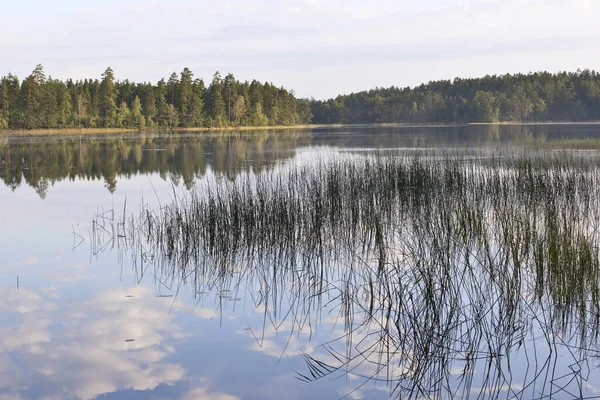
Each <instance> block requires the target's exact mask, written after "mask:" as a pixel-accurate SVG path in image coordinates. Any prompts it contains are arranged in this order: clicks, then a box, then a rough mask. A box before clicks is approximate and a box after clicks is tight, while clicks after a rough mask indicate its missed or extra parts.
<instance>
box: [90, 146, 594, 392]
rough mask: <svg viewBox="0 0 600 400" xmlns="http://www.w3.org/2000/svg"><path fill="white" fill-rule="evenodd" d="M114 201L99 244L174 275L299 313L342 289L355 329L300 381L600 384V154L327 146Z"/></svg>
mask: <svg viewBox="0 0 600 400" xmlns="http://www.w3.org/2000/svg"><path fill="white" fill-rule="evenodd" d="M103 215H104V213H103V214H99V216H98V217H97V218H96V219H95V222H94V224H95V225H94V226H95V232H96V233H94V235H95V236H94V238H93V240H92V242H93V243H95V246H96V247H95V250H94V251H97V250H99V249H100V245H101V244H102V245H103V246H106V244H105V243H106V240H105V238H104V239H102V240H100V239H98V238H99V237H101V236H102V235H103V234H107V233H109V236H110V238H112V240H113V241H115V242H117V244H118V245H119V247H121V248H126V249H130V250H131V249H135V250H134V251H132V254H133V255H134V256H135V259H136V260H137V261H135V265H136V268H138V267H140V268H141V270H142V271H143V270H144V268H148V267H149V266H152V267H153V268H154V272H153V275H154V276H155V277H159V276H160V282H161V283H162V284H164V282H166V281H169V280H171V281H177V282H180V283H181V282H183V283H187V284H190V285H194V287H195V290H196V291H197V292H200V293H202V292H204V291H207V290H214V289H215V288H219V287H223V286H224V284H225V285H226V286H228V287H234V288H237V289H239V288H243V287H246V288H252V289H251V290H252V291H253V293H254V294H253V299H254V300H255V301H256V304H257V305H258V304H260V305H262V306H263V307H264V309H265V310H269V312H272V313H273V314H274V315H275V317H274V319H287V320H289V321H291V322H292V325H293V326H294V329H297V330H302V329H314V328H312V327H316V326H317V325H318V320H319V318H320V317H319V316H320V315H321V314H320V313H321V312H322V310H323V305H324V304H327V305H329V306H330V307H329V308H328V309H329V310H331V306H333V309H334V310H336V313H337V316H338V321H339V326H340V327H341V329H342V330H343V335H341V336H338V337H335V338H332V339H331V341H330V342H327V343H324V344H322V346H321V347H320V350H321V352H320V353H318V354H317V353H315V354H305V355H304V358H305V360H306V365H307V368H306V370H303V371H298V378H299V379H301V380H306V381H312V380H316V379H320V378H322V377H325V376H335V375H339V374H344V373H348V374H353V375H355V376H358V377H360V378H361V379H362V383H360V386H362V385H366V384H371V383H374V382H385V384H386V385H388V387H389V393H390V396H395V397H401V398H448V397H460V398H463V397H469V396H472V397H476V398H498V397H509V398H513V397H517V398H527V399H529V398H542V397H548V396H549V397H553V396H557V395H560V396H567V397H568V396H571V395H572V396H575V397H584V396H585V394H586V393H587V392H586V390H587V388H588V387H587V386H586V385H587V383H586V382H587V381H586V379H588V377H589V376H588V375H586V373H585V371H586V368H588V369H590V368H592V366H593V365H595V363H596V361H595V360H597V357H598V356H599V355H600V348H599V347H598V343H599V342H598V334H599V331H600V330H599V326H600V290H599V283H600V280H599V279H600V277H599V271H600V268H599V267H600V263H599V253H598V250H599V246H600V241H599V238H598V227H599V226H600V158H599V157H598V155H595V153H576V152H550V151H547V152H526V151H517V152H513V153H510V154H500V153H491V152H489V151H481V150H471V151H468V152H467V151H461V152H452V153H450V152H440V151H433V150H427V151H410V152H397V153H393V154H391V153H389V152H386V153H382V154H373V153H369V154H358V153H335V154H328V153H322V156H321V157H320V158H319V159H317V160H311V161H310V162H297V163H286V164H283V163H282V164H280V165H278V166H277V167H276V168H274V169H272V170H269V171H263V172H261V173H259V174H254V173H252V172H244V173H241V174H239V175H237V176H236V177H235V179H232V180H229V179H226V178H223V177H221V176H216V175H210V174H209V175H207V177H206V178H205V179H204V180H203V181H201V182H199V183H198V185H197V186H196V188H195V189H194V190H192V191H190V192H187V193H182V192H177V191H174V192H173V198H172V201H171V202H170V203H169V204H166V205H161V206H158V207H150V206H148V205H141V207H140V209H139V211H137V212H136V213H135V214H131V216H129V217H128V216H127V215H126V214H125V212H123V217H122V219H121V220H120V222H118V223H117V226H116V228H115V227H112V228H107V227H106V226H105V223H104V216H103ZM103 243H104V244H103ZM113 245H114V243H113ZM265 312H267V311H265ZM277 315H278V316H277ZM271 319H273V318H271ZM307 327H311V328H307ZM559 356H560V357H561V360H562V361H561V362H562V363H563V366H566V365H567V364H568V365H569V368H567V373H566V374H565V373H562V372H561V373H559V370H561V368H557V367H556V365H553V360H554V361H556V360H557V357H559ZM567 359H568V360H570V361H567ZM564 363H567V364H564Z"/></svg>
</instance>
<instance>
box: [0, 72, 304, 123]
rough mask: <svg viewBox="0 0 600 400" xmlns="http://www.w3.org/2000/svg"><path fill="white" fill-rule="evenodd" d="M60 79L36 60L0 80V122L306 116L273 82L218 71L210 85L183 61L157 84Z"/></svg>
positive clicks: (298, 119)
mask: <svg viewBox="0 0 600 400" xmlns="http://www.w3.org/2000/svg"><path fill="white" fill-rule="evenodd" d="M101 78H102V79H85V80H78V81H73V80H71V79H69V80H67V81H66V82H63V81H60V80H55V79H52V78H51V77H46V74H45V73H44V69H43V66H42V65H41V64H38V65H37V66H36V67H35V69H34V70H33V72H32V73H31V74H30V75H29V76H28V77H26V78H25V79H24V80H23V81H20V80H19V78H18V77H16V76H14V75H12V74H8V76H5V77H3V78H2V79H1V81H0V129H61V128H136V129H143V128H192V127H223V126H268V125H298V124H307V123H310V122H311V119H312V116H311V114H310V105H309V103H308V100H299V99H296V98H295V96H294V94H293V92H291V91H288V90H286V89H284V88H279V87H276V86H274V85H273V84H271V83H264V84H263V83H261V82H258V81H256V80H253V81H252V82H248V81H246V82H240V81H238V80H236V79H235V77H234V76H233V75H232V74H227V75H226V76H225V78H223V77H222V76H221V74H220V73H219V72H216V73H215V74H214V76H213V78H212V81H211V82H210V84H209V85H208V86H206V85H205V83H204V81H203V80H202V79H199V78H194V73H193V72H192V71H191V70H190V69H188V68H184V69H183V71H182V72H181V73H180V74H177V73H175V72H173V73H172V74H171V76H170V77H169V79H168V80H166V81H165V80H164V79H161V80H160V81H158V83H157V84H156V85H153V84H151V83H133V82H131V81H129V80H123V81H119V80H116V79H115V74H114V71H113V70H112V69H111V68H110V67H108V68H107V69H106V70H105V71H104V73H103V74H102V76H101Z"/></svg>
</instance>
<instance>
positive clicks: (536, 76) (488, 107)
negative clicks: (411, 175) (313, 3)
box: [311, 70, 600, 124]
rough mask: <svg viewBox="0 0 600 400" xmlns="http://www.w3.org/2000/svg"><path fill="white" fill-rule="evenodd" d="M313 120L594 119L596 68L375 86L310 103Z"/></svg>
mask: <svg viewBox="0 0 600 400" xmlns="http://www.w3.org/2000/svg"><path fill="white" fill-rule="evenodd" d="M311 111H312V113H313V122H314V123H319V124H328V123H340V124H365V123H384V122H397V123H463V122H501V121H598V120H600V73H597V72H595V71H590V70H583V71H577V72H571V73H568V72H561V73H558V74H551V73H548V72H538V73H530V74H514V75H511V74H506V75H500V76H496V75H494V76H489V75H488V76H485V77H483V78H477V79H461V78H456V79H454V80H453V81H450V80H441V81H435V82H429V83H428V84H423V85H420V86H417V87H415V88H397V87H390V88H387V89H384V88H377V89H373V90H369V91H364V92H359V93H353V94H350V95H343V96H338V97H336V98H335V99H329V100H327V101H313V102H312V103H311Z"/></svg>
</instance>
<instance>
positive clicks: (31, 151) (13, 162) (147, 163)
mask: <svg viewBox="0 0 600 400" xmlns="http://www.w3.org/2000/svg"><path fill="white" fill-rule="evenodd" d="M15 139H19V138H18V137H17V138H15ZM310 140H311V135H310V134H307V133H300V132H298V131H286V132H285V133H283V134H282V133H270V132H268V131H259V132H253V133H248V134H239V133H226V134H221V135H210V134H198V135H162V136H141V137H134V138H132V137H127V136H119V137H101V138H88V137H84V138H79V137H77V138H69V137H67V138H61V139H60V140H52V139H50V140H32V141H30V142H27V143H21V142H19V141H17V142H16V143H12V144H11V143H3V145H2V146H0V166H1V167H2V170H1V171H2V181H3V182H4V184H5V185H7V186H9V187H10V188H11V189H13V190H15V189H16V188H17V187H19V186H20V185H21V184H22V182H23V181H25V183H27V184H28V185H29V186H31V187H33V188H34V189H35V190H36V192H37V193H38V194H39V195H40V197H42V198H44V197H45V193H46V190H47V189H48V186H49V184H53V183H54V182H56V181H61V180H65V179H70V180H73V179H76V178H77V179H87V180H104V181H105V186H106V188H107V189H108V190H110V191H111V192H114V191H115V190H116V189H117V182H118V179H119V177H124V178H130V177H132V176H134V175H137V174H153V173H159V174H160V176H161V177H162V178H163V179H167V178H168V179H171V180H172V181H173V182H174V183H175V184H180V183H183V184H184V185H185V186H186V187H187V188H188V189H189V188H191V187H192V186H193V183H194V181H195V179H196V178H197V177H201V176H204V174H205V173H206V169H207V165H210V166H211V168H212V169H213V170H215V171H217V172H227V173H228V174H229V176H235V174H237V173H239V172H240V171H249V170H251V169H252V170H255V171H258V170H261V169H262V168H264V167H265V166H268V165H271V164H272V163H273V162H275V161H276V160H278V159H282V158H287V157H289V156H290V155H291V154H293V150H294V148H295V147H296V146H298V145H303V144H307V143H310Z"/></svg>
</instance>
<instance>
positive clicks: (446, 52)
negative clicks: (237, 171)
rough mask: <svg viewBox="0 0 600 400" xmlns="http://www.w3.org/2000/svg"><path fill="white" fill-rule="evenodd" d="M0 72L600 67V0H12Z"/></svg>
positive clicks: (343, 72) (318, 91)
mask: <svg viewBox="0 0 600 400" xmlns="http://www.w3.org/2000/svg"><path fill="white" fill-rule="evenodd" d="M2 14H3V16H2V24H0V52H1V54H2V55H3V56H2V58H1V61H0V75H5V74H7V73H9V72H12V73H14V74H16V75H18V76H19V77H20V78H23V77H25V76H27V75H29V74H30V73H31V71H32V70H33V68H34V67H35V65H36V64H38V63H42V64H43V65H44V70H45V72H46V74H47V75H51V76H52V77H53V78H60V79H65V78H67V77H73V78H100V76H101V74H102V72H103V71H104V69H105V68H106V67H107V66H111V67H112V68H113V70H114V71H115V75H116V78H117V79H130V80H133V81H150V82H153V83H155V82H156V81H158V80H159V79H160V78H163V77H164V78H168V76H169V75H170V74H171V72H173V71H175V72H180V71H181V70H182V69H183V68H184V67H186V66H187V67H189V68H190V69H191V70H192V71H193V72H194V73H195V75H196V76H197V77H202V78H204V79H205V80H210V78H211V77H212V74H213V73H214V72H215V71H216V70H219V71H220V72H221V73H222V74H225V73H227V72H231V73H233V74H234V75H235V76H236V78H238V79H240V80H246V79H248V80H251V79H254V78H256V79H259V80H262V81H265V80H268V81H272V82H273V83H275V84H276V85H281V86H285V87H286V88H289V89H294V91H295V92H296V94H297V95H298V96H301V97H311V96H312V97H315V98H318V99H321V98H328V97H333V96H335V95H337V94H340V93H350V92H355V91H359V90H364V89H370V88H373V87H376V86H380V87H381V86H383V87H387V86H391V85H395V86H414V85H418V84H420V83H422V82H427V81H429V80H437V79H452V78H454V77H457V76H460V77H475V76H483V75H485V74H488V73H489V74H501V73H506V72H511V73H513V72H524V73H526V72H529V71H538V70H547V71H551V72H556V71H560V70H576V69H577V68H582V69H583V68H590V69H600V2H598V1H595V0H503V1H501V0H462V1H454V0H450V1H440V0H420V1H413V0H405V1H402V2H401V1H397V0H396V1H395V0H379V1H357V0H329V1H321V0H290V1H274V0H261V1H241V0H232V1H226V0H225V1H214V0H212V1H191V0H171V1H165V0H154V1H141V0H128V1H124V0H121V1H114V0H103V1H98V0H86V1H81V0H79V1H74V0H44V1H42V0H23V1H20V2H9V3H8V4H4V5H3V7H2Z"/></svg>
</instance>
